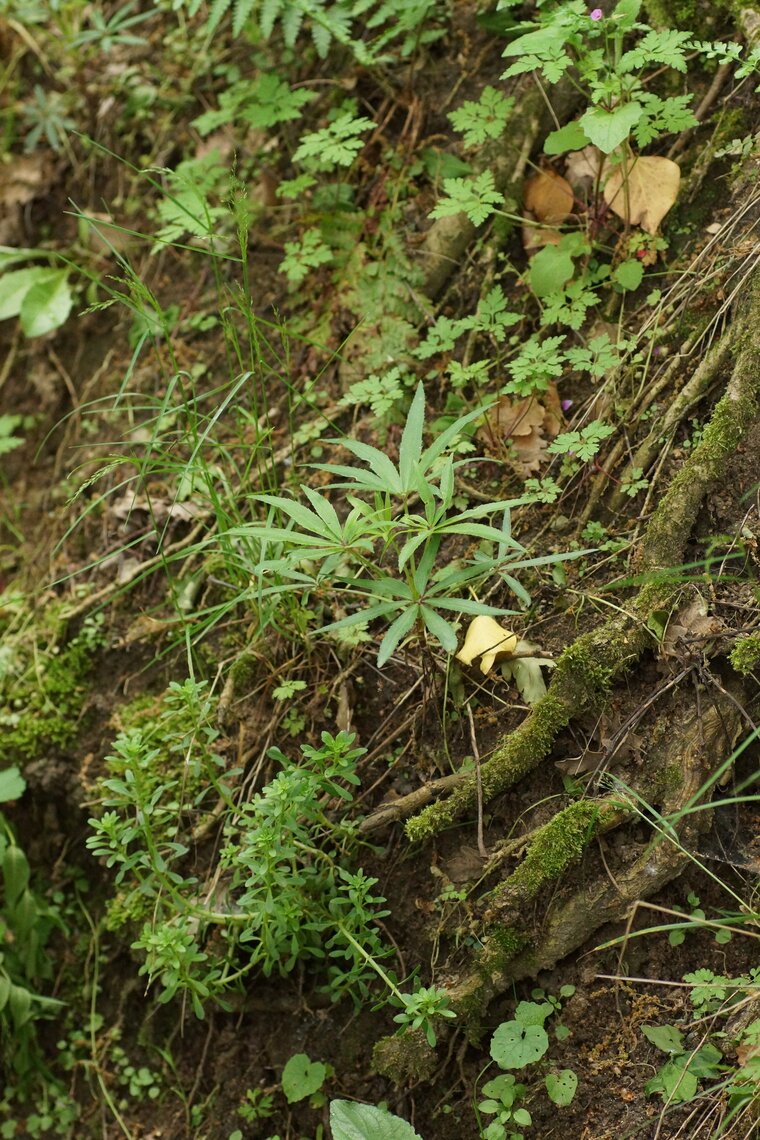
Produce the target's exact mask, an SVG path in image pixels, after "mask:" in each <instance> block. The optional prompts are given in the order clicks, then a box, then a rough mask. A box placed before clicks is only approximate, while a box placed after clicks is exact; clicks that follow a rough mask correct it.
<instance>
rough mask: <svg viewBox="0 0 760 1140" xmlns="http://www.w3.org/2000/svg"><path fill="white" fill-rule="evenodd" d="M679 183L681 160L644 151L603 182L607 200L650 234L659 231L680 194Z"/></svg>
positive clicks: (612, 207)
mask: <svg viewBox="0 0 760 1140" xmlns="http://www.w3.org/2000/svg"><path fill="white" fill-rule="evenodd" d="M624 175H625V177H624ZM680 184H681V169H680V167H679V166H678V163H676V162H672V161H671V160H670V159H669V158H660V157H659V156H658V155H654V154H652V155H648V154H645V155H644V156H643V157H641V158H637V159H636V160H635V161H634V162H633V163H632V164H631V165H630V166H628V168H627V170H626V171H624V169H623V167H622V166H618V167H616V168H615V169H614V170H613V172H612V174H611V175H610V176H609V178H608V179H607V181H606V183H605V185H604V191H603V193H604V200H605V202H606V203H607V205H608V206H609V208H610V209H611V210H612V212H613V214H617V216H618V217H619V218H622V219H623V221H624V222H628V223H629V224H630V225H632V226H641V228H642V230H645V231H646V232H647V233H648V234H656V233H657V230H658V229H659V227H660V222H661V221H662V219H663V218H664V217H665V215H666V214H667V212H668V210H669V209H670V207H671V206H672V205H673V203H674V202H675V200H676V198H677V197H678V187H679V186H680Z"/></svg>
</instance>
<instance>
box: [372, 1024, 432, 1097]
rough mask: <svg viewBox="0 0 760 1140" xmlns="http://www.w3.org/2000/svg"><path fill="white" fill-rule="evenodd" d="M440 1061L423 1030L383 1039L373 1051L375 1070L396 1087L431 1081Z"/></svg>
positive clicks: (411, 1030)
mask: <svg viewBox="0 0 760 1140" xmlns="http://www.w3.org/2000/svg"><path fill="white" fill-rule="evenodd" d="M437 1064H438V1059H437V1057H436V1055H435V1050H434V1049H431V1047H430V1046H429V1045H428V1043H427V1041H426V1039H425V1034H424V1033H423V1032H422V1030H421V1029H410V1030H408V1031H407V1032H406V1033H399V1034H398V1035H396V1036H394V1037H381V1038H380V1040H379V1041H378V1042H377V1044H376V1045H375V1047H374V1049H373V1050H372V1067H373V1068H374V1070H375V1072H376V1073H379V1074H380V1076H381V1077H387V1078H388V1080H389V1081H393V1083H394V1085H404V1084H414V1083H415V1082H417V1081H428V1080H430V1078H431V1077H432V1075H433V1073H434V1072H435V1069H436V1065H437Z"/></svg>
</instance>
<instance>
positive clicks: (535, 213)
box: [522, 170, 574, 254]
mask: <svg viewBox="0 0 760 1140" xmlns="http://www.w3.org/2000/svg"><path fill="white" fill-rule="evenodd" d="M523 202H524V206H525V215H526V221H525V223H524V225H523V233H522V236H523V246H524V247H525V250H526V252H527V253H529V254H530V253H535V252H536V251H537V250H539V249H542V248H543V247H544V246H545V245H557V244H558V243H559V241H560V239H561V237H562V234H561V233H560V232H559V230H556V229H552V228H550V227H552V226H559V225H561V224H562V222H564V221H565V219H566V218H568V217H569V216H570V214H571V213H572V212H573V205H574V196H573V188H572V186H571V185H570V183H569V182H568V181H567V179H565V178H563V177H562V175H561V174H557V173H555V171H553V170H541V171H539V173H538V174H536V175H535V177H533V178H529V179H528V181H527V182H526V183H525V193H524V196H523ZM531 221H535V222H539V223H540V225H537V226H536V225H531V224H530V223H531Z"/></svg>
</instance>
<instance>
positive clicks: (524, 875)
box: [489, 800, 611, 907]
mask: <svg viewBox="0 0 760 1140" xmlns="http://www.w3.org/2000/svg"><path fill="white" fill-rule="evenodd" d="M610 810H611V809H607V812H606V813H605V811H604V810H602V811H600V809H599V805H598V804H595V803H594V801H593V800H578V801H577V802H576V803H572V804H570V805H569V806H568V807H566V808H565V809H564V811H561V812H559V813H558V814H557V815H555V816H554V818H553V819H551V820H549V822H548V823H546V824H544V826H543V827H541V828H539V829H538V831H537V832H536V834H535V835H534V836H533V838H532V840H531V842H530V847H529V849H528V853H527V855H526V856H525V858H524V860H523V862H522V863H521V864H520V866H519V867H518V868H517V870H516V871H514V872H513V873H512V874H511V875H510V876H509V878H508V879H507V880H506V881H505V882H504V883H502V884H501V886H500V887H497V889H496V890H495V891H494V892H493V893H492V894H491V896H490V899H489V901H490V902H491V903H492V905H493V906H496V907H498V906H499V905H502V906H503V905H509V906H513V905H514V904H515V903H518V902H526V901H528V900H529V899H533V898H535V897H536V896H537V895H538V893H539V892H540V891H541V890H542V889H543V888H544V887H545V886H547V885H549V884H550V883H552V882H555V881H556V880H557V879H559V878H560V877H561V876H562V875H563V874H564V873H565V871H566V870H567V869H568V867H570V866H572V864H573V863H576V862H577V861H578V860H579V859H580V857H581V855H582V854H583V852H584V850H585V849H586V847H587V846H588V844H589V843H590V841H591V839H593V837H594V836H595V835H596V834H597V833H598V831H599V830H600V829H601V828H602V827H603V826H604V824H605V823H606V822H607V821H606V814H609V811H610Z"/></svg>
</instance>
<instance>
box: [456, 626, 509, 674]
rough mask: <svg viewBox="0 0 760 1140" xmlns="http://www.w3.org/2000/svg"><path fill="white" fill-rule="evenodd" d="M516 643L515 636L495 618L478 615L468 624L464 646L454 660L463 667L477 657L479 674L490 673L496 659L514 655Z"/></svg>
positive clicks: (470, 663)
mask: <svg viewBox="0 0 760 1140" xmlns="http://www.w3.org/2000/svg"><path fill="white" fill-rule="evenodd" d="M517 642H518V637H517V634H515V633H512V630H511V629H504V627H503V626H501V625H499V623H498V622H497V621H496V618H492V617H489V616H488V614H478V615H477V617H474V618H473V619H472V621H471V622H470V625H469V627H468V630H467V633H466V634H465V639H464V645H463V646H462V648H461V649H460V650H459V652H458V653H457V655H456V658H457V661H461V662H462V664H463V665H472V662H473V661H474V660H475V658H476V657H479V658H480V672H481V673H490V671H491V669H493V666H494V663H495V661H496V658H497V657H502V656H504V655H505V654H506V655H509V654H510V653H514V651H515V649H516V648H517Z"/></svg>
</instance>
